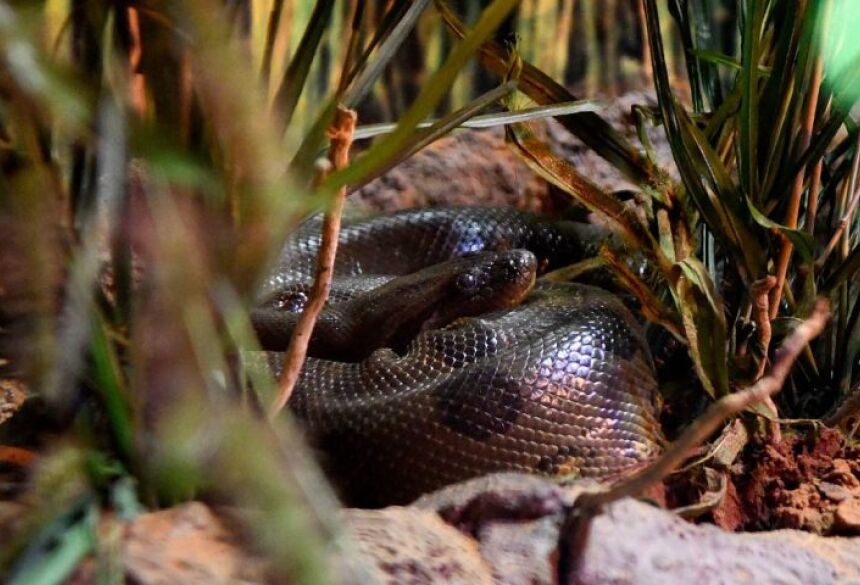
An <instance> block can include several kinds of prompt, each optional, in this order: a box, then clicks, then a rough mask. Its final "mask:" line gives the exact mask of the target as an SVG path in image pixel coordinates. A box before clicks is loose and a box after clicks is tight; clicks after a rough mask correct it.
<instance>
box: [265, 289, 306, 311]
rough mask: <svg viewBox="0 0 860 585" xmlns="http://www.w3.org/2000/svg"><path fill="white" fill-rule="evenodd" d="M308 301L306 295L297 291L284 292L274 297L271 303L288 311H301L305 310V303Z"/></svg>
mask: <svg viewBox="0 0 860 585" xmlns="http://www.w3.org/2000/svg"><path fill="white" fill-rule="evenodd" d="M307 302H308V295H306V294H305V293H304V292H301V291H297V292H291V293H284V294H280V295H278V297H276V299H275V301H274V303H273V305H274V307H275V308H276V309H280V310H282V311H288V312H290V313H301V312H302V311H304V310H305V305H306V304H307Z"/></svg>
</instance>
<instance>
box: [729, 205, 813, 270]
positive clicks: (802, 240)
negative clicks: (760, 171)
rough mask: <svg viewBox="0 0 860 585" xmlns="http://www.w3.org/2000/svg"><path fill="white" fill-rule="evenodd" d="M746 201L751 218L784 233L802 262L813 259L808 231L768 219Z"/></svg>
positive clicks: (768, 227)
mask: <svg viewBox="0 0 860 585" xmlns="http://www.w3.org/2000/svg"><path fill="white" fill-rule="evenodd" d="M745 199H746V202H747V207H748V208H749V210H750V214H751V215H752V218H753V219H754V220H755V221H756V223H758V224H759V225H760V226H762V227H766V228H767V229H769V230H775V231H778V232H780V233H781V234H782V235H784V236H785V237H786V238H788V240H789V241H790V242H791V244H792V245H793V246H794V249H795V250H797V253H798V254H800V257H801V258H803V261H804V262H812V261H813V260H815V239H814V238H813V237H812V235H810V234H809V233H808V232H805V231H801V230H798V229H792V228H789V227H786V226H784V225H782V224H781V223H777V222H775V221H773V220H771V219H769V218H768V217H767V216H766V215H764V214H763V213H762V212H761V211H759V210H758V209H756V207H755V205H754V204H753V202H752V201H750V200H749V198H745Z"/></svg>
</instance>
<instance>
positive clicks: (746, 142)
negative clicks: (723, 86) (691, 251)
mask: <svg viewBox="0 0 860 585" xmlns="http://www.w3.org/2000/svg"><path fill="white" fill-rule="evenodd" d="M764 5H765V0H748V1H747V3H746V12H745V14H744V19H743V23H744V28H743V32H742V34H741V39H742V47H741V66H742V67H741V76H740V84H741V88H742V90H741V110H740V136H739V143H740V155H739V157H738V167H739V174H740V178H741V186H742V188H743V190H744V192H745V193H746V194H747V196H748V197H751V198H753V199H756V198H757V197H758V196H759V191H758V185H759V180H758V167H759V159H758V141H759V138H758V132H759V124H758V115H759V70H758V65H759V59H760V45H761V33H762V22H763V20H764Z"/></svg>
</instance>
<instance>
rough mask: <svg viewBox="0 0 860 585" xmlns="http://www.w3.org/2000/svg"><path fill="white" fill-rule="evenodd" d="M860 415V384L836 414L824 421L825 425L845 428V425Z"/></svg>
mask: <svg viewBox="0 0 860 585" xmlns="http://www.w3.org/2000/svg"><path fill="white" fill-rule="evenodd" d="M858 415H860V384H857V387H856V388H854V390H852V391H851V392H850V393H849V394H848V398H846V399H845V400H844V401H843V402H842V404H840V405H839V408H837V409H836V412H834V413H833V414H831V415H830V416H828V417H827V418H825V419H824V424H826V425H827V426H831V427H845V423H847V422H848V420H849V419H852V418H854V417H856V416H858Z"/></svg>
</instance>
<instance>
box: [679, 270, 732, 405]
mask: <svg viewBox="0 0 860 585" xmlns="http://www.w3.org/2000/svg"><path fill="white" fill-rule="evenodd" d="M675 266H676V269H677V272H676V274H677V278H676V289H675V293H676V300H677V303H678V307H679V309H680V312H681V319H682V321H683V323H684V333H685V336H686V338H687V340H688V342H689V348H690V356H691V357H692V358H693V363H694V364H695V366H696V373H697V374H698V375H699V379H700V381H701V382H702V385H703V386H704V388H705V390H706V391H707V392H708V394H710V395H711V397H713V398H719V397H721V396H725V395H726V394H728V392H729V373H728V371H729V370H728V335H727V327H726V318H725V307H724V306H723V302H722V299H720V298H719V296H718V295H717V292H716V290H715V289H714V285H713V281H712V280H711V278H710V276H709V275H708V272H707V270H706V269H705V267H704V265H702V264H701V263H700V262H699V261H698V260H695V259H692V258H688V259H686V260H682V261H681V262H679V263H678V264H676V265H675Z"/></svg>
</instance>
